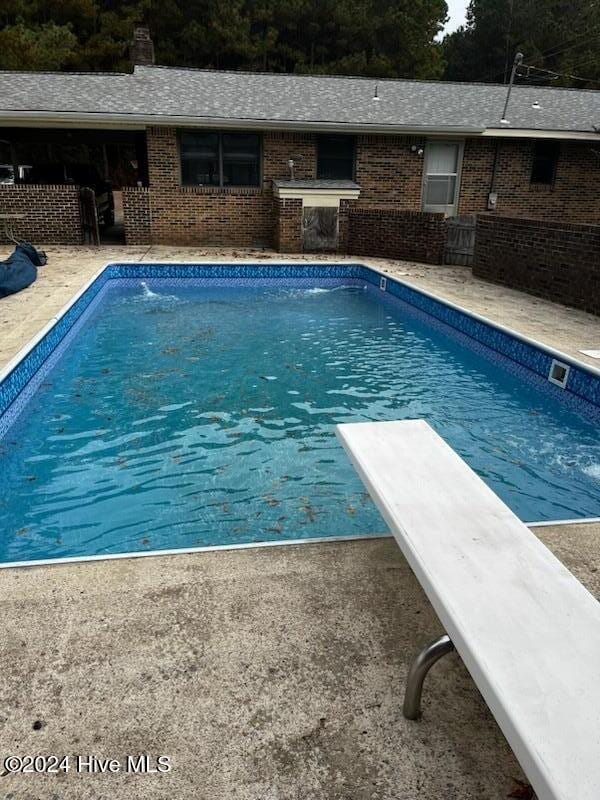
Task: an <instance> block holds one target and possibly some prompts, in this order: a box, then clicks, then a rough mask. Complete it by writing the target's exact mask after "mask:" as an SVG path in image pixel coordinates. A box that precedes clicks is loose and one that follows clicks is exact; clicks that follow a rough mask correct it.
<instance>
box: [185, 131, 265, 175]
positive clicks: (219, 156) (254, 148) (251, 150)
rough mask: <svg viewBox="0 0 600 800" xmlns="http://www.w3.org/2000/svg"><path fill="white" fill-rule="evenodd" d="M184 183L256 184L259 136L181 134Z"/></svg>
mask: <svg viewBox="0 0 600 800" xmlns="http://www.w3.org/2000/svg"><path fill="white" fill-rule="evenodd" d="M180 153H181V182H182V184H183V185H184V186H259V185H260V136H259V135H258V134H255V133H212V132H210V133H208V132H207V133H200V132H198V131H195V132H193V133H187V132H186V133H182V134H181V138H180Z"/></svg>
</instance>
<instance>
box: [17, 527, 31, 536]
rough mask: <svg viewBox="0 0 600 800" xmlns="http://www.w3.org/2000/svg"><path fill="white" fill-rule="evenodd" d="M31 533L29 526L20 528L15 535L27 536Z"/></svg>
mask: <svg viewBox="0 0 600 800" xmlns="http://www.w3.org/2000/svg"><path fill="white" fill-rule="evenodd" d="M27 533H29V528H19V530H18V531H15V536H26V535H27Z"/></svg>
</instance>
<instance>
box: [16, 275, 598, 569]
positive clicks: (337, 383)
mask: <svg viewBox="0 0 600 800" xmlns="http://www.w3.org/2000/svg"><path fill="white" fill-rule="evenodd" d="M554 357H555V356H554V354H552V353H549V352H547V351H545V350H544V349H540V348H539V347H536V346H535V345H533V344H531V343H528V342H525V341H523V340H522V339H520V338H518V337H514V336H511V335H510V334H509V333H507V332H506V331H503V330H501V329H499V328H498V327H495V326H490V325H488V324H486V323H485V322H484V321H482V320H480V319H478V318H477V317H474V316H473V315H469V314H465V313H464V312H462V311H460V310H458V309H456V308H454V307H452V306H450V305H448V304H444V303H441V302H439V301H437V300H435V299H433V298H431V297H430V296H428V295H426V294H425V293H422V292H417V291H415V290H414V289H411V288H410V287H407V286H405V285H404V284H402V283H400V282H398V281H393V280H390V279H389V278H388V279H387V280H386V279H384V281H383V283H382V282H381V276H380V275H379V274H378V273H377V272H375V271H373V270H371V269H368V268H366V267H363V266H361V265H354V264H349V265H319V266H315V265H306V264H303V265H290V264H288V265H261V266H249V265H194V266H190V265H160V266H153V265H147V264H142V265H127V264H123V265H111V266H109V267H107V268H106V269H105V270H104V271H103V272H102V273H101V275H99V276H98V278H97V279H96V280H95V281H94V282H92V283H91V285H90V286H89V287H88V288H87V290H86V291H85V292H83V293H82V295H81V296H80V297H79V298H78V299H77V300H76V302H75V303H74V304H73V305H72V306H71V307H70V308H69V309H68V311H67V312H66V313H65V315H63V316H62V317H61V318H60V319H59V320H58V321H57V322H56V324H55V325H54V326H53V327H51V328H50V329H49V330H48V331H47V332H46V333H45V335H44V336H43V337H42V338H41V339H40V341H39V342H38V343H37V344H36V345H35V346H34V347H33V348H31V349H30V350H29V352H28V353H27V354H26V356H25V357H24V358H23V359H22V360H21V361H20V362H19V363H18V364H17V365H16V366H15V367H14V368H13V369H12V370H11V371H10V373H9V374H8V376H7V377H6V378H5V380H4V381H3V383H2V385H1V386H0V410H4V414H3V415H2V416H1V417H0V436H1V439H0V448H1V458H2V465H3V466H2V472H1V475H0V503H1V506H0V518H1V519H2V520H3V522H2V528H3V531H2V536H1V538H0V561H1V562H3V563H11V562H21V561H31V560H45V559H56V558H70V557H85V556H97V555H114V554H119V553H139V552H150V551H157V550H171V549H194V548H197V547H207V546H208V547H209V546H223V545H225V546H235V545H245V544H249V543H256V542H281V541H287V540H299V539H314V538H328V537H339V536H353V535H371V534H381V533H384V532H385V524H384V523H383V521H382V519H381V518H380V516H379V514H378V512H377V511H376V509H375V507H374V506H373V504H372V503H371V501H370V499H369V498H368V496H367V495H366V493H365V491H364V489H363V486H362V484H361V482H360V480H359V478H358V477H357V476H356V475H355V473H354V470H353V468H352V467H351V465H350V463H349V462H348V460H347V458H346V457H345V455H344V453H343V451H342V449H341V447H340V446H339V445H338V444H337V442H336V440H335V437H334V435H333V427H334V425H335V424H336V423H339V422H350V421H363V420H383V419H403V418H424V419H426V420H427V421H428V422H429V423H430V424H431V425H432V426H433V427H434V428H435V429H436V430H437V431H438V432H439V433H440V434H441V435H442V436H443V437H444V438H445V439H446V440H447V441H448V443H449V444H450V445H451V446H452V447H453V448H455V449H456V451H457V452H458V453H459V454H460V455H461V456H463V457H464V458H465V459H466V461H467V462H468V463H469V464H470V465H471V466H472V467H473V468H474V469H475V470H476V471H477V472H478V473H479V474H480V475H481V476H482V477H483V478H484V480H485V481H486V482H487V483H488V484H489V485H490V486H491V487H492V489H494V491H496V492H497V494H498V495H499V496H500V497H501V498H502V499H503V500H504V501H505V502H506V503H507V504H508V505H509V506H510V507H511V508H512V509H513V510H514V511H515V513H516V514H517V515H518V516H520V517H521V519H523V520H524V521H526V522H530V521H538V520H561V519H576V518H582V517H598V516H600V441H599V437H598V434H597V430H598V428H597V423H598V412H599V402H598V401H599V400H600V395H599V392H598V385H599V383H600V382H599V381H598V377H597V376H596V375H595V374H594V373H593V371H589V370H586V369H585V368H584V367H581V366H580V365H577V364H575V363H569V364H568V365H567V366H569V368H570V374H569V375H568V381H567V387H566V388H565V389H563V388H559V387H558V386H556V385H554V384H552V383H550V382H549V381H548V380H547V374H548V370H549V368H550V365H551V364H552V360H553V358H554ZM434 496H435V487H432V498H434Z"/></svg>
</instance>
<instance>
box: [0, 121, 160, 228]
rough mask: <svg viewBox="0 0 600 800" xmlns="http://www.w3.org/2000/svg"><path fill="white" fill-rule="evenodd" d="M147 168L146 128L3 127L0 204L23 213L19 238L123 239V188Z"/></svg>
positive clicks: (140, 182)
mask: <svg viewBox="0 0 600 800" xmlns="http://www.w3.org/2000/svg"><path fill="white" fill-rule="evenodd" d="M147 172H148V170H147V158H146V135H145V132H144V131H141V130H140V131H138V130H112V129H106V130H92V129H73V128H70V129H68V130H66V129H63V128H36V127H31V128H8V127H7V128H0V211H1V212H8V211H9V210H10V211H14V210H17V211H19V212H21V213H22V215H23V217H24V218H23V221H22V222H18V223H17V224H16V225H15V232H16V234H17V236H19V237H20V238H30V239H38V240H43V241H55V242H64V243H69V242H73V243H80V242H83V241H85V242H89V243H100V242H113V243H118V242H123V241H124V227H123V210H122V209H123V205H122V190H123V189H124V188H126V187H131V186H147V183H148V178H147ZM61 187H63V188H61ZM44 215H45V220H46V221H45V222H44V221H43V217H44ZM77 217H78V219H77Z"/></svg>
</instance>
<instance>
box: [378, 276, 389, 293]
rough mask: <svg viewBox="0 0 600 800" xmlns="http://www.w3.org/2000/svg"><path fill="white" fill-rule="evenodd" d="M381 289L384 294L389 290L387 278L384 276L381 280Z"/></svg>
mask: <svg viewBox="0 0 600 800" xmlns="http://www.w3.org/2000/svg"><path fill="white" fill-rule="evenodd" d="M379 288H380V289H381V291H382V292H385V290H386V288H387V278H384V277H383V275H382V276H381V278H380V279H379Z"/></svg>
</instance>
